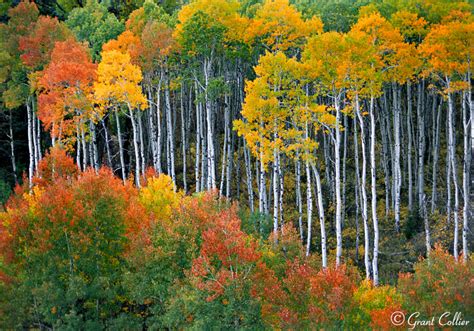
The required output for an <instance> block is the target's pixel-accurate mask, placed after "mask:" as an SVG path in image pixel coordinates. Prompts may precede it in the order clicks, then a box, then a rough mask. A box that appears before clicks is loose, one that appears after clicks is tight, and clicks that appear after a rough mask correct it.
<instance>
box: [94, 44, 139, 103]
mask: <svg viewBox="0 0 474 331" xmlns="http://www.w3.org/2000/svg"><path fill="white" fill-rule="evenodd" d="M141 81H142V72H141V70H140V68H139V67H138V66H136V65H134V64H132V63H131V59H130V55H129V54H128V53H121V52H119V51H117V50H112V51H105V52H102V61H101V62H100V63H99V66H98V77H97V82H96V83H95V84H94V98H95V101H96V102H97V103H99V104H100V105H101V106H111V105H114V104H116V103H125V104H127V105H130V107H132V108H141V109H144V108H145V107H146V99H145V96H144V95H143V93H142V89H141V87H140V85H139V83H140V82H141Z"/></svg>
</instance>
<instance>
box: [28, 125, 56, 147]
mask: <svg viewBox="0 0 474 331" xmlns="http://www.w3.org/2000/svg"><path fill="white" fill-rule="evenodd" d="M32 137H33V136H32ZM32 144H33V142H32ZM31 146H33V145H31ZM51 146H52V147H55V146H56V123H55V122H54V121H53V124H52V125H51Z"/></svg>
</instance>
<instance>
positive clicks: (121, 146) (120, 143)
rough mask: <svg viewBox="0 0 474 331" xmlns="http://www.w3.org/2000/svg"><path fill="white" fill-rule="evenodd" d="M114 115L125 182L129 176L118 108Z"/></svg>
mask: <svg viewBox="0 0 474 331" xmlns="http://www.w3.org/2000/svg"><path fill="white" fill-rule="evenodd" d="M114 115H115V122H116V125H117V140H118V143H119V155H120V169H121V172H122V180H123V182H124V183H125V181H126V180H127V176H126V174H125V157H124V155H123V140H122V130H121V128H120V119H119V116H118V111H117V109H114Z"/></svg>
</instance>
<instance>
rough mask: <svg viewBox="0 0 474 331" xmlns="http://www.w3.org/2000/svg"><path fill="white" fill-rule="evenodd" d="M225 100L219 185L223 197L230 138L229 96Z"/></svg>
mask: <svg viewBox="0 0 474 331" xmlns="http://www.w3.org/2000/svg"><path fill="white" fill-rule="evenodd" d="M224 99H225V104H226V106H225V109H224V144H223V146H222V160H221V162H222V163H221V180H220V184H219V194H220V195H223V193H222V192H223V190H224V180H225V174H226V163H227V154H226V153H227V144H228V138H227V135H228V134H229V130H228V127H229V125H228V122H229V106H228V97H227V94H226V95H225V97H224Z"/></svg>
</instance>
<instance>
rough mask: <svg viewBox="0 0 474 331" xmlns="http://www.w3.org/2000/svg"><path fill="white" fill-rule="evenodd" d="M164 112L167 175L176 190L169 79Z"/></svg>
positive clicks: (166, 85) (166, 80) (166, 86)
mask: <svg viewBox="0 0 474 331" xmlns="http://www.w3.org/2000/svg"><path fill="white" fill-rule="evenodd" d="M165 108H166V110H165V112H166V127H167V130H166V131H167V146H168V158H167V159H168V174H169V175H170V176H171V179H172V180H173V187H174V189H175V190H176V174H175V168H174V138H173V136H174V135H173V123H172V121H171V100H170V89H169V78H168V76H167V75H166V78H165Z"/></svg>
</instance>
